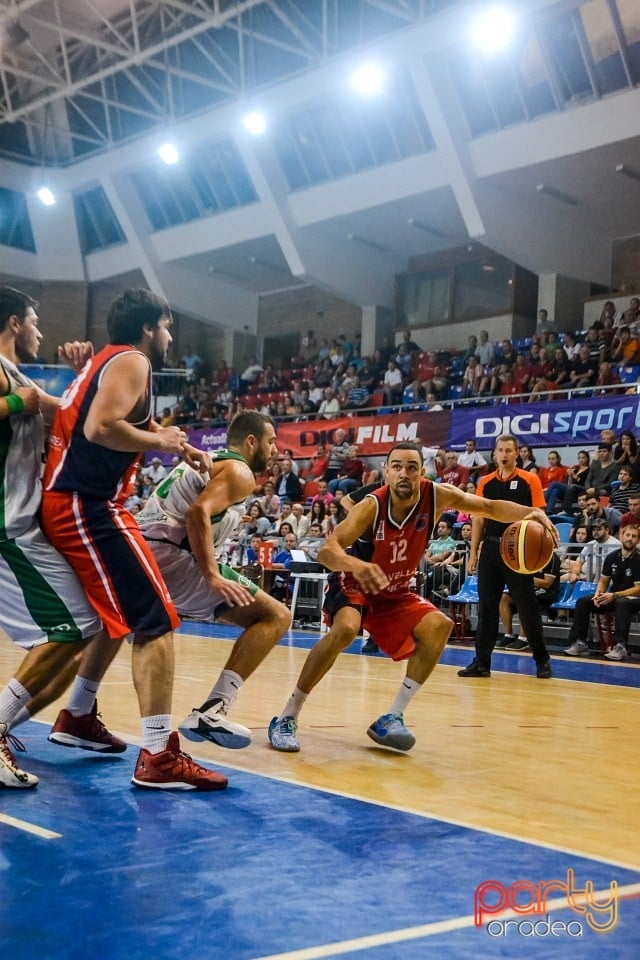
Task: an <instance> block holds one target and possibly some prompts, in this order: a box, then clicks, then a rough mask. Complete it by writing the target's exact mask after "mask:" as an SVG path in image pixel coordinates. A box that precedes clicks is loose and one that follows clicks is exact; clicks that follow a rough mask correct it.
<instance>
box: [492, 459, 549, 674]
mask: <svg viewBox="0 0 640 960" xmlns="http://www.w3.org/2000/svg"><path fill="white" fill-rule="evenodd" d="M477 493H478V496H479V497H485V498H486V499H487V500H509V501H510V502H511V503H519V504H520V505H521V506H523V507H540V508H541V509H544V507H545V499H544V494H543V492H542V484H541V483H540V479H539V478H538V477H537V476H536V474H534V473H529V472H528V471H526V470H520V469H519V468H516V469H515V470H514V472H513V473H512V474H511V475H510V476H508V477H506V478H504V479H501V478H500V476H499V475H498V472H497V471H494V472H493V473H489V474H487V475H486V476H484V477H481V478H480V480H479V481H478V491H477ZM508 526H509V524H508V523H499V522H498V521H497V520H490V519H488V520H486V521H485V528H484V538H483V541H482V550H481V551H480V557H479V559H478V596H479V598H480V602H479V604H478V633H477V636H476V658H477V659H478V661H479V662H480V664H481V665H482V666H484V667H487V668H490V666H491V654H492V653H493V648H494V647H495V645H496V640H497V639H498V621H499V606H500V598H501V597H502V594H503V592H504V587H505V584H506V586H507V587H508V588H509V593H510V595H511V598H512V599H513V602H514V603H515V605H516V608H517V610H518V615H519V617H520V623H521V625H522V630H523V633H524V634H525V636H526V638H527V640H528V641H529V644H530V646H531V650H532V653H533V656H534V659H535V661H536V663H537V664H538V666H542V664H544V663H546V662H547V661H548V660H549V654H548V653H547V648H546V647H545V644H544V636H543V631H542V616H541V613H540V606H539V604H538V602H537V599H536V589H535V586H534V583H533V576H531V575H528V574H522V573H514V572H513V570H511V569H510V568H509V567H508V566H507V565H506V563H504V562H503V560H502V557H501V556H500V537H501V536H502V534H503V532H504V531H505V530H506V528H507V527H508Z"/></svg>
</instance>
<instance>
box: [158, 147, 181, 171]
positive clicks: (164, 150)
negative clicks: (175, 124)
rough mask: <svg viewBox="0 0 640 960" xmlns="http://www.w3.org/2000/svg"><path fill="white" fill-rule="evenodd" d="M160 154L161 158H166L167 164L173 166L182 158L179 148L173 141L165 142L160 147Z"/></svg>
mask: <svg viewBox="0 0 640 960" xmlns="http://www.w3.org/2000/svg"><path fill="white" fill-rule="evenodd" d="M158 156H159V157H160V159H161V160H164V162H165V163H166V164H167V166H172V165H173V164H174V163H177V162H178V161H179V159H180V154H179V153H178V148H177V147H176V146H175V144H173V143H163V144H162V146H161V147H160V148H159V149H158Z"/></svg>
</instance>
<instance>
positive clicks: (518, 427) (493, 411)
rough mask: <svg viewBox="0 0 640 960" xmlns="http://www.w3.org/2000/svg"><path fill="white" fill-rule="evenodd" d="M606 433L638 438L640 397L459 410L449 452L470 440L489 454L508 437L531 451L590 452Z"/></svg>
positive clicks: (453, 419)
mask: <svg viewBox="0 0 640 960" xmlns="http://www.w3.org/2000/svg"><path fill="white" fill-rule="evenodd" d="M601 430H614V431H615V433H616V434H620V433H621V432H622V431H623V430H631V431H632V433H634V434H637V433H638V432H639V430H640V397H639V396H636V395H635V394H629V395H627V394H625V395H624V396H615V397H614V396H611V395H608V396H607V395H603V396H600V397H580V398H579V399H578V398H576V399H575V400H555V401H553V402H552V403H509V404H504V403H499V404H496V405H495V406H480V407H465V406H459V407H456V408H455V409H454V410H453V411H452V414H451V422H450V428H449V435H448V439H447V446H449V447H452V448H453V449H454V450H460V449H462V448H463V447H464V442H465V440H469V439H470V438H474V437H475V439H476V441H477V445H478V448H479V449H480V450H488V449H492V448H493V446H494V443H495V440H496V437H499V436H500V434H503V433H512V434H513V435H514V436H515V437H517V438H518V440H520V441H526V442H527V443H530V444H531V445H532V446H535V445H538V446H562V447H569V446H574V445H576V446H577V445H585V446H586V445H593V444H596V443H598V441H599V439H600V431H601Z"/></svg>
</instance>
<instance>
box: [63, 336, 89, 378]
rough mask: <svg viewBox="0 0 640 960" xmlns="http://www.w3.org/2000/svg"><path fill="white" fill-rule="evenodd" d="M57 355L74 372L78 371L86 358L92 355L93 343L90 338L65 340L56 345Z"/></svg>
mask: <svg viewBox="0 0 640 960" xmlns="http://www.w3.org/2000/svg"><path fill="white" fill-rule="evenodd" d="M58 356H59V357H60V359H61V360H64V362H65V363H66V364H67V365H68V366H69V367H72V369H73V370H75V372H76V373H80V371H81V370H82V368H83V367H84V365H85V363H86V362H87V360H90V359H91V357H92V356H93V344H92V343H91V341H90V340H73V341H67V342H66V343H63V344H62V346H60V347H58Z"/></svg>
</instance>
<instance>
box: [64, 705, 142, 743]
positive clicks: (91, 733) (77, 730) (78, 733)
mask: <svg viewBox="0 0 640 960" xmlns="http://www.w3.org/2000/svg"><path fill="white" fill-rule="evenodd" d="M48 739H49V740H50V741H51V743H58V744H60V746H62V747H80V749H81V750H93V751H94V753H124V751H125V750H126V749H127V744H126V743H125V741H124V740H121V739H120V737H116V736H115V734H113V733H109V731H108V730H107V728H106V727H105V725H104V723H103V722H102V720H101V718H100V714H99V713H98V703H97V701H96V703H94V705H93V710H92V711H91V713H85V714H83V715H82V716H80V717H74V715H73V714H72V713H69V711H68V710H61V711H60V713H59V714H58V718H57V720H56V722H55V723H54V725H53V727H52V728H51V733H50V734H49V737H48Z"/></svg>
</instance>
